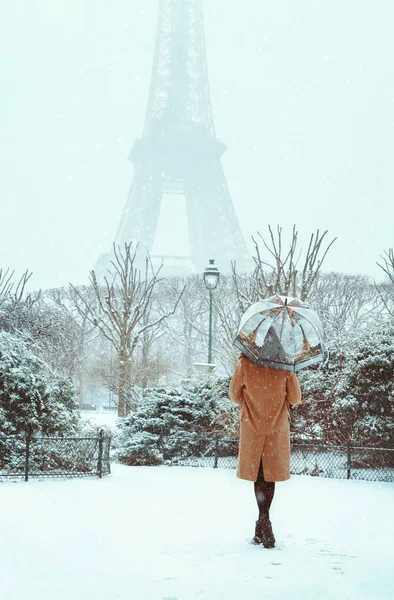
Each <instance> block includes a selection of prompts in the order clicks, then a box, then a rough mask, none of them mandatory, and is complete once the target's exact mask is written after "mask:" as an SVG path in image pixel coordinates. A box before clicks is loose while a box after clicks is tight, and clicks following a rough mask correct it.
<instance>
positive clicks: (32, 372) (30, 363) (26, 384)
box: [0, 331, 79, 464]
mask: <svg viewBox="0 0 394 600" xmlns="http://www.w3.org/2000/svg"><path fill="white" fill-rule="evenodd" d="M76 409H77V404H76V401H75V398H74V390H73V387H72V384H71V382H70V381H69V380H67V379H63V378H61V377H57V376H56V375H54V374H53V373H52V372H51V371H50V370H49V369H48V367H47V365H46V364H45V363H44V362H43V361H41V360H40V359H38V358H37V357H36V356H35V355H34V354H33V353H32V352H31V351H30V350H29V348H28V347H27V344H26V343H25V342H24V340H23V339H21V338H20V337H17V336H15V335H13V334H11V333H9V332H5V331H2V332H0V421H1V422H0V461H2V463H3V464H4V463H5V462H6V461H7V460H8V459H10V458H11V454H12V453H15V452H16V453H18V452H19V451H20V450H21V448H22V447H23V446H24V441H23V437H22V436H24V438H26V437H28V438H30V437H31V436H32V435H34V434H36V435H37V434H38V435H40V434H41V435H54V434H65V435H67V434H68V435H73V434H75V433H76V431H77V426H78V422H79V413H78V412H77V410H76ZM11 436H12V437H11ZM18 445H19V446H20V448H19V447H18ZM7 457H8V459H7Z"/></svg>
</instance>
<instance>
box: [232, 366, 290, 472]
mask: <svg viewBox="0 0 394 600" xmlns="http://www.w3.org/2000/svg"><path fill="white" fill-rule="evenodd" d="M229 391H230V398H231V400H232V401H233V402H238V403H240V405H241V422H240V439H239V455H238V467H237V477H239V478H240V479H248V480H249V481H256V479H257V473H258V469H259V464H260V457H262V459H263V471H264V478H265V479H266V481H285V480H286V479H289V478H290V420H289V413H288V402H289V403H290V404H293V405H295V404H298V402H299V401H300V400H301V390H300V386H299V384H298V379H297V376H296V374H295V373H293V372H290V371H282V370H279V369H269V368H267V367H258V366H256V365H255V364H254V363H253V362H252V361H251V360H249V359H248V358H246V356H243V355H242V356H241V358H240V359H239V361H238V364H237V366H236V368H235V371H234V374H233V377H232V379H231V383H230V390H229Z"/></svg>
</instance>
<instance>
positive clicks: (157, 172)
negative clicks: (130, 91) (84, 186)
mask: <svg viewBox="0 0 394 600" xmlns="http://www.w3.org/2000/svg"><path fill="white" fill-rule="evenodd" d="M225 150H226V146H225V144H223V143H222V142H221V141H219V140H218V139H217V138H216V135H215V128H214V122H213V115H212V107H211V101H210V93H209V84H208V73H207V61H206V53H205V40H204V21H203V8H202V0H160V6H159V18H158V25H157V35H156V45H155V52H154V60H153V71H152V77H151V83H150V91H149V100H148V106H147V111H146V117H145V124H144V128H143V133H142V136H141V137H140V138H139V139H137V140H136V142H135V143H134V146H133V148H132V151H131V153H130V157H129V158H130V160H131V161H132V162H133V164H134V177H133V181H132V185H131V188H130V192H129V195H128V198H127V202H126V205H125V208H124V212H123V217H122V220H121V223H120V226H119V229H118V232H117V235H116V241H115V243H116V244H117V245H118V244H119V245H121V246H123V245H124V243H125V242H127V243H128V242H130V241H134V242H138V243H139V255H140V256H145V255H146V252H147V251H149V252H151V250H152V246H153V242H154V238H155V233H156V229H157V224H158V219H159V213H160V207H161V202H162V197H163V194H174V195H178V194H179V195H182V196H184V198H185V205H186V215H187V222H188V232H189V242H190V257H189V258H190V259H191V262H192V264H193V267H194V269H196V270H198V271H202V269H203V268H204V267H205V266H206V263H207V259H208V258H210V257H214V258H215V259H216V261H217V264H218V265H219V266H220V268H221V270H223V271H226V270H227V271H228V270H229V268H230V262H231V261H236V263H237V268H238V270H243V269H244V268H245V264H246V263H248V262H249V260H250V258H249V255H248V252H247V249H246V246H245V242H244V239H243V237H242V233H241V230H240V227H239V224H238V220H237V217H236V215H235V212H234V207H233V204H232V201H231V196H230V193H229V189H228V186H227V182H226V177H225V175H224V171H223V167H222V164H221V156H222V155H223V153H224V152H225ZM168 235H170V236H176V235H177V232H176V231H174V230H172V231H169V232H168ZM164 259H165V257H164Z"/></svg>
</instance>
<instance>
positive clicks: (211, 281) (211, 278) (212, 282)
mask: <svg viewBox="0 0 394 600" xmlns="http://www.w3.org/2000/svg"><path fill="white" fill-rule="evenodd" d="M214 263H215V261H214V260H213V259H212V258H211V259H210V260H209V265H208V266H207V267H206V269H205V271H204V273H203V275H204V284H205V287H206V288H207V290H209V336H208V364H212V292H213V290H214V289H215V288H216V287H217V284H218V283H219V275H220V273H219V269H218V268H217V267H215V264H214Z"/></svg>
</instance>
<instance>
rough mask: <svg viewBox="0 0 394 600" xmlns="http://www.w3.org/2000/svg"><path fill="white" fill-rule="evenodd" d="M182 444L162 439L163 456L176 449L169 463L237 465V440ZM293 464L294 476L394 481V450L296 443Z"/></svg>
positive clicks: (217, 465)
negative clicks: (170, 449) (169, 450)
mask: <svg viewBox="0 0 394 600" xmlns="http://www.w3.org/2000/svg"><path fill="white" fill-rule="evenodd" d="M182 442H184V440H176V439H172V441H171V442H170V439H169V438H167V439H164V438H162V439H161V441H160V445H159V447H160V446H161V450H162V451H163V455H164V457H166V454H167V456H168V449H169V447H170V448H171V447H172V449H173V452H172V456H171V457H170V458H167V460H166V462H167V463H170V464H173V465H180V466H188V467H213V468H218V467H219V468H230V469H233V468H235V467H236V465H237V456H238V440H237V439H234V438H202V437H201V438H198V440H195V441H194V442H193V444H190V443H188V444H187V446H185V444H184V443H183V444H182ZM182 445H183V448H182ZM290 465H291V466H290V471H291V473H292V474H293V475H311V476H315V477H330V478H338V479H363V480H369V481H389V482H390V481H392V482H394V448H370V447H362V446H355V445H352V444H348V445H347V446H332V445H327V444H302V443H293V444H292V445H291V461H290Z"/></svg>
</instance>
